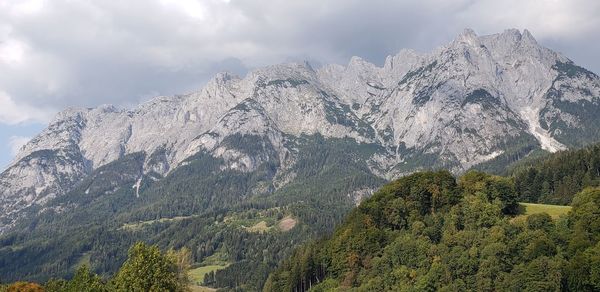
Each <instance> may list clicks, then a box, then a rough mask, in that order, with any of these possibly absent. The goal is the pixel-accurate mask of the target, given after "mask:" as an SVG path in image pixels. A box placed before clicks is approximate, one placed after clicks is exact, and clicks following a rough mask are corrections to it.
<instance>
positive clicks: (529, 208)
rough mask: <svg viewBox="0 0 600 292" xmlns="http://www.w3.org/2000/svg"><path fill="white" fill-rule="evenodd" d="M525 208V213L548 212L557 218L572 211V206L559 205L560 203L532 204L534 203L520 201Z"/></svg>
mask: <svg viewBox="0 0 600 292" xmlns="http://www.w3.org/2000/svg"><path fill="white" fill-rule="evenodd" d="M520 205H521V206H523V207H524V208H525V213H524V214H525V215H531V214H538V213H548V215H550V216H551V217H552V219H557V218H558V217H560V215H566V214H567V213H568V212H569V211H571V206H559V205H546V204H532V203H520Z"/></svg>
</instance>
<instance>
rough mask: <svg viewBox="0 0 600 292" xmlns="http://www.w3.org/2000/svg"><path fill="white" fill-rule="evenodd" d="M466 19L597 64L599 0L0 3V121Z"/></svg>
mask: <svg viewBox="0 0 600 292" xmlns="http://www.w3.org/2000/svg"><path fill="white" fill-rule="evenodd" d="M465 27H471V28H473V29H474V30H475V31H477V32H478V33H495V32H500V31H502V30H504V29H506V28H512V27H516V28H520V29H523V28H528V29H529V30H530V31H531V32H532V33H533V34H534V36H535V37H536V38H537V39H538V40H539V41H540V42H541V43H546V42H550V43H551V44H552V45H556V46H557V47H558V48H560V49H561V50H562V51H563V53H565V55H567V56H568V57H574V59H575V60H576V61H578V62H579V63H580V65H583V66H584V67H587V68H589V69H592V70H593V71H596V72H598V70H599V69H600V59H598V58H597V52H598V51H600V35H599V32H598V28H599V27H600V1H597V0H528V1H522V0H506V1H496V0H481V1H473V0H444V1H442V0H437V1H436V0H421V1H416V0H415V1H384V0H373V1H360V0H331V1H322V0H303V1H276V0H243V1H240V0H233V1H225V0H181V1H175V0H129V1H120V0H96V1H74V0H52V1H44V0H0V76H2V77H1V78H0V92H3V95H0V106H1V107H2V108H0V123H15V122H17V123H18V122H22V121H27V120H32V119H33V120H47V117H45V116H48V113H47V112H49V111H50V112H51V111H53V110H55V109H58V110H60V109H62V108H65V107H67V106H95V105H98V104H104V103H113V104H118V105H131V104H134V103H136V102H138V101H139V99H140V98H141V97H144V98H145V96H146V95H147V93H148V92H155V93H157V94H174V93H182V92H186V91H189V90H193V89H197V88H198V87H200V86H201V85H202V84H203V83H204V82H205V81H206V80H207V79H208V78H210V77H211V76H212V75H213V74H214V73H216V72H217V71H223V70H230V71H236V72H241V73H243V72H244V71H245V70H246V69H247V68H252V67H257V66H263V65H266V64H272V63H279V62H283V61H288V60H298V59H312V60H316V61H320V62H323V63H329V62H337V63H343V62H347V60H348V59H349V58H350V57H351V56H352V55H359V56H362V57H364V58H366V59H368V60H371V61H375V62H379V63H381V62H382V61H383V59H384V58H385V56H386V55H387V54H394V53H396V52H397V51H399V50H400V49H401V48H415V49H417V50H421V51H429V50H431V49H432V48H433V47H435V46H438V45H441V44H444V43H446V42H448V41H450V40H451V39H452V38H453V37H454V36H455V35H456V34H458V33H459V32H461V31H462V29H463V28H465ZM231 60H234V61H231ZM41 116H44V117H42V118H40V117H41Z"/></svg>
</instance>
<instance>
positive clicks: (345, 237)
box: [264, 171, 600, 291]
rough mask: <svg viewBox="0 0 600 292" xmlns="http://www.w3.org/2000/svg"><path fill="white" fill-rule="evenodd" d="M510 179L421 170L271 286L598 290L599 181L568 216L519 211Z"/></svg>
mask: <svg viewBox="0 0 600 292" xmlns="http://www.w3.org/2000/svg"><path fill="white" fill-rule="evenodd" d="M517 197H518V194H517V192H516V191H515V188H514V186H513V184H512V182H511V180H510V179H507V178H502V177H497V176H491V175H487V174H484V173H479V172H469V173H467V174H466V175H464V176H462V177H460V178H458V179H455V178H454V177H453V176H452V175H451V174H450V173H448V172H445V171H441V172H425V173H416V174H413V175H411V176H408V177H404V178H401V179H399V180H396V181H394V182H392V183H390V184H388V185H386V186H384V187H383V188H382V189H381V190H379V191H378V192H377V193H376V194H374V195H373V196H372V197H371V198H369V199H367V200H365V201H363V202H362V203H361V204H360V206H358V207H357V208H356V209H354V210H353V211H352V212H351V213H350V215H349V216H348V217H347V218H346V220H345V222H344V223H343V224H342V225H341V226H339V227H338V228H337V229H336V231H335V233H334V234H333V235H332V236H331V237H330V238H326V239H323V240H321V241H317V242H313V243H310V244H307V245H304V246H303V247H302V248H300V249H298V250H296V251H295V253H294V255H293V256H292V257H291V258H289V259H288V260H286V261H284V262H283V264H282V265H281V267H280V268H279V269H278V270H277V271H276V272H275V273H273V274H271V275H270V277H269V279H268V281H267V283H266V285H265V287H264V290H265V291H307V290H309V289H310V291H330V290H334V289H336V288H343V289H346V288H351V287H353V288H355V290H353V291H413V290H416V291H494V290H496V291H506V290H508V291H560V290H562V291H598V290H599V289H600V269H599V267H600V243H599V240H600V216H598V215H599V214H598V210H600V189H599V188H588V189H585V190H583V191H582V192H579V193H578V194H577V195H576V196H575V197H574V199H573V201H572V208H573V209H572V211H571V212H570V213H568V215H567V216H563V217H560V218H558V219H557V220H553V219H552V218H551V217H550V216H549V215H548V214H544V213H542V214H534V215H529V216H527V217H525V218H524V217H522V216H519V217H515V216H513V215H514V214H515V213H517V212H518V208H516V207H517V203H516V198H517Z"/></svg>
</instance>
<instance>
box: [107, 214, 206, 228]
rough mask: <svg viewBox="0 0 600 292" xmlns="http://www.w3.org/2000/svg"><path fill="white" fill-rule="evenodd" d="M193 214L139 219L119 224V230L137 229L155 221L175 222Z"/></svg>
mask: <svg viewBox="0 0 600 292" xmlns="http://www.w3.org/2000/svg"><path fill="white" fill-rule="evenodd" d="M193 217H195V216H177V217H173V218H160V219H155V220H148V221H139V222H135V223H126V224H123V226H121V227H120V228H119V230H128V231H137V230H140V229H142V228H144V227H146V226H149V225H152V224H155V223H168V222H176V221H181V220H183V219H189V218H193Z"/></svg>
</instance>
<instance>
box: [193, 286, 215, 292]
mask: <svg viewBox="0 0 600 292" xmlns="http://www.w3.org/2000/svg"><path fill="white" fill-rule="evenodd" d="M190 290H192V292H214V291H217V289H215V288H210V287H204V286H197V285H190Z"/></svg>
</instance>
